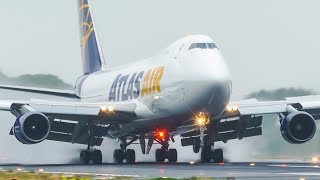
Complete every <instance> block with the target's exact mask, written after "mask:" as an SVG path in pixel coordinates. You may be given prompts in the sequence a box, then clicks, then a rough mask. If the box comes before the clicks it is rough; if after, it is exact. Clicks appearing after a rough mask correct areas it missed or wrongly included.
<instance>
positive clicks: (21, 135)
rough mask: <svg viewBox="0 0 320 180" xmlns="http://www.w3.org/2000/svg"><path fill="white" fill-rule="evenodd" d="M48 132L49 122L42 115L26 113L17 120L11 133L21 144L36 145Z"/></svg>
mask: <svg viewBox="0 0 320 180" xmlns="http://www.w3.org/2000/svg"><path fill="white" fill-rule="evenodd" d="M49 132H50V121H49V119H48V118H47V117H46V116H45V115H44V114H42V113H39V112H33V111H31V112H27V113H25V114H23V115H21V116H20V117H18V118H17V120H16V122H15V123H14V127H13V133H14V135H15V137H16V138H17V140H18V141H20V142H21V143H23V144H37V143H40V142H41V141H43V140H45V139H46V138H47V137H48V135H49Z"/></svg>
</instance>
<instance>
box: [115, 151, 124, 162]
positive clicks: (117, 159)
mask: <svg viewBox="0 0 320 180" xmlns="http://www.w3.org/2000/svg"><path fill="white" fill-rule="evenodd" d="M113 159H114V162H115V163H118V164H121V163H123V159H124V153H123V151H122V150H121V149H115V150H114V152H113Z"/></svg>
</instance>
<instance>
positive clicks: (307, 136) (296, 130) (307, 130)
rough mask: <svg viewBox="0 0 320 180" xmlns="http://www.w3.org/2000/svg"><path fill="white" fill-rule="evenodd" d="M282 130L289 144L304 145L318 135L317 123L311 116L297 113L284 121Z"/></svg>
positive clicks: (293, 113) (301, 112) (291, 114)
mask: <svg viewBox="0 0 320 180" xmlns="http://www.w3.org/2000/svg"><path fill="white" fill-rule="evenodd" d="M280 130H281V134H282V137H283V138H284V139H285V140H286V141H287V142H289V143H291V144H302V143H305V142H308V141H309V140H311V139H312V138H313V136H314V134H315V133H316V123H315V121H314V118H313V117H312V116H311V115H310V114H308V113H306V112H303V111H295V112H292V113H290V114H289V115H288V116H287V117H285V118H284V119H283V120H282V122H281V128H280Z"/></svg>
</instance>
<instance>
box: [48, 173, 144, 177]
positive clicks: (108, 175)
mask: <svg viewBox="0 0 320 180" xmlns="http://www.w3.org/2000/svg"><path fill="white" fill-rule="evenodd" d="M45 173H48V174H63V175H85V176H105V177H134V178H141V177H143V176H139V175H119V174H97V173H79V172H45Z"/></svg>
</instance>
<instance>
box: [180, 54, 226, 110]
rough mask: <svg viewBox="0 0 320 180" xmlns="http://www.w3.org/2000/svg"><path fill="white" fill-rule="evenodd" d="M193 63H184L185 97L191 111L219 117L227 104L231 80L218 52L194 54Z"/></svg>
mask: <svg viewBox="0 0 320 180" xmlns="http://www.w3.org/2000/svg"><path fill="white" fill-rule="evenodd" d="M192 59H196V60H195V61H194V62H193V63H186V64H187V65H186V69H185V72H186V76H185V85H186V89H185V92H186V97H187V98H188V99H189V101H188V104H189V106H190V107H192V108H193V111H203V110H205V111H208V112H210V113H211V114H212V115H214V116H216V115H219V114H220V113H221V112H222V111H223V110H224V108H225V106H226V105H227V104H228V103H229V100H230V94H231V88H232V87H231V78H230V73H229V70H228V67H227V65H226V63H225V61H224V59H223V58H222V56H221V54H220V53H219V51H218V50H214V51H213V50H211V51H203V52H200V53H199V54H194V55H193V57H192Z"/></svg>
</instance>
